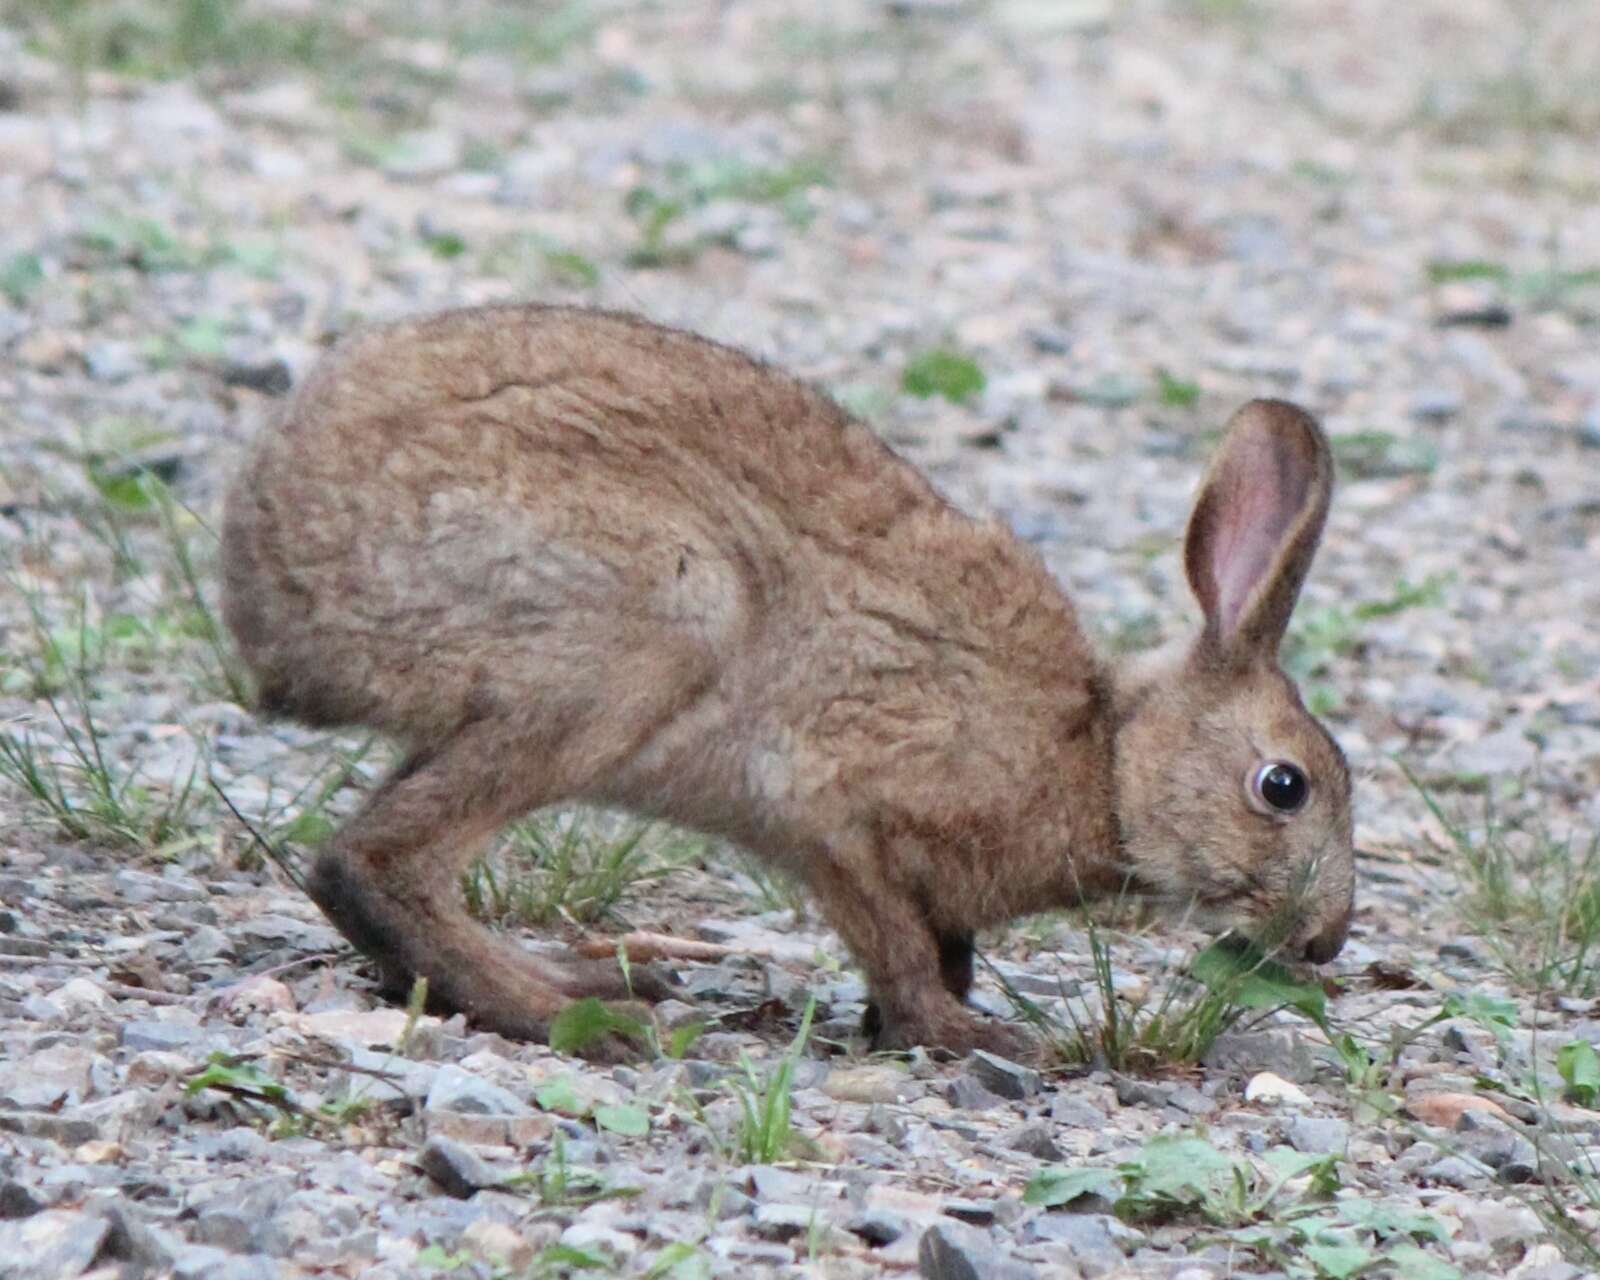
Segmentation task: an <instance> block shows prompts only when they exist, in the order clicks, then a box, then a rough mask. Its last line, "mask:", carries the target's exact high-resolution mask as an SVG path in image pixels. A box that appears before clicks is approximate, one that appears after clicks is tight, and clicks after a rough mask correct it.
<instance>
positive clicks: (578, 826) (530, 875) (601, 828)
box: [463, 812, 689, 925]
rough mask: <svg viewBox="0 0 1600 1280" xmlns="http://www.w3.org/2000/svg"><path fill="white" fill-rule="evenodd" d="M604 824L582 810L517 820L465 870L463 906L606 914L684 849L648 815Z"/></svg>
mask: <svg viewBox="0 0 1600 1280" xmlns="http://www.w3.org/2000/svg"><path fill="white" fill-rule="evenodd" d="M607 826H608V824H606V823H605V822H604V821H603V820H601V819H599V818H598V817H597V816H596V815H593V814H585V813H582V812H573V813H568V814H565V815H561V816H546V817H537V818H532V819H529V820H527V821H523V822H519V823H517V824H516V825H515V826H513V827H512V828H511V829H510V832H509V835H508V843H507V845H506V847H505V848H504V849H503V850H502V851H501V853H500V854H499V856H498V857H496V858H491V859H480V860H479V861H478V862H476V863H475V864H474V865H473V866H472V867H471V868H469V869H468V871H467V873H466V875H465V876H464V877H463V887H464V890H465V893H466V898H467V906H468V909H469V910H470V911H472V913H473V914H474V915H477V916H479V917H481V918H484V919H490V920H510V921H514V922H516V923H519V924H528V925H538V924H544V923H546V922H548V921H549V920H551V919H553V918H555V917H557V916H560V917H562V918H564V919H568V920H572V921H576V922H577V923H580V924H587V923H591V922H593V921H595V920H600V919H603V918H604V917H606V916H609V915H610V914H612V912H613V910H614V909H615V907H616V905H617V903H618V902H620V901H621V900H622V898H623V896H624V895H625V894H626V893H627V892H628V890H629V889H631V888H632V887H633V886H634V885H636V884H639V883H641V882H643V881H648V880H658V879H660V878H661V877H662V876H665V875H668V874H670V872H671V870H672V868H673V866H674V865H675V864H676V863H677V862H679V861H681V860H682V859H683V858H684V857H685V856H687V854H688V851H689V847H688V845H687V844H679V843H677V841H676V839H673V840H669V841H666V842H663V841H662V840H660V839H658V838H657V837H656V834H655V833H656V828H655V827H654V826H652V825H651V824H649V823H637V822H633V823H628V824H626V825H623V826H621V827H620V828H616V829H614V830H608V829H607Z"/></svg>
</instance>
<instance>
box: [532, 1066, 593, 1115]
mask: <svg viewBox="0 0 1600 1280" xmlns="http://www.w3.org/2000/svg"><path fill="white" fill-rule="evenodd" d="M533 1100H534V1101H535V1102H537V1103H538V1104H539V1106H540V1107H541V1108H543V1109H544V1110H546V1111H554V1112H556V1113H557V1114H558V1115H563V1116H576V1117H582V1116H586V1115H588V1114H589V1104H588V1103H587V1102H585V1101H584V1100H583V1099H582V1098H580V1097H579V1096H578V1091H577V1089H576V1088H575V1087H574V1086H573V1083H572V1077H571V1076H557V1077H556V1078H555V1079H553V1080H546V1081H545V1082H544V1083H543V1084H542V1085H540V1086H539V1087H538V1088H537V1089H535V1090H534V1091H533Z"/></svg>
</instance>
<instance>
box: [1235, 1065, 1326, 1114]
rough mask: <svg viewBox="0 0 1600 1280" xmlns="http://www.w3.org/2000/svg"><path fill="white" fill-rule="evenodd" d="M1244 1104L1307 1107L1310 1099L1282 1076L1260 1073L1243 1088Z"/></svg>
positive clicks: (1267, 1072) (1299, 1088) (1304, 1092)
mask: <svg viewBox="0 0 1600 1280" xmlns="http://www.w3.org/2000/svg"><path fill="white" fill-rule="evenodd" d="M1244 1099H1245V1101H1246V1102H1260V1103H1263V1104H1265V1105H1267V1106H1289V1107H1309V1106H1310V1105H1311V1097H1310V1095H1309V1094H1307V1093H1306V1091H1305V1090H1304V1089H1302V1088H1301V1087H1300V1086H1299V1085H1297V1084H1291V1083H1290V1082H1289V1081H1287V1080H1285V1079H1284V1078H1283V1077H1282V1076H1278V1075H1274V1074H1273V1073H1272V1072H1270V1071H1262V1072H1259V1073H1258V1074H1257V1075H1255V1076H1253V1077H1252V1078H1251V1080H1250V1083H1249V1084H1247V1085H1245V1087H1244Z"/></svg>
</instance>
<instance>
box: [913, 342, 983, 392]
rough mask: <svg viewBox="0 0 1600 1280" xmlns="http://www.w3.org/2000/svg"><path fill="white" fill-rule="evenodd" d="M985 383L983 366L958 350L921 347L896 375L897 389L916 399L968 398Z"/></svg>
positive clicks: (979, 390) (981, 388) (980, 389)
mask: <svg viewBox="0 0 1600 1280" xmlns="http://www.w3.org/2000/svg"><path fill="white" fill-rule="evenodd" d="M987 385H988V379H987V378H985V377H984V376H983V370H982V369H980V368H979V367H978V365H977V363H976V362H975V361H974V360H972V359H970V358H969V357H967V356H964V355H962V354H961V353H960V352H958V351H945V350H937V351H925V352H923V353H922V354H921V355H920V356H917V357H916V358H915V359H913V360H912V361H911V362H910V363H908V364H907V365H906V367H905V371H904V372H903V373H902V374H901V375H900V387H901V390H903V391H905V392H906V393H907V394H908V395H913V396H916V397H917V398H918V399H919V400H927V399H929V398H931V397H933V396H943V397H944V398H945V399H946V400H948V401H950V402H951V403H952V404H960V403H962V402H963V401H966V400H970V399H972V397H973V396H975V395H977V394H979V393H980V392H981V391H982V390H983V389H984V387H985V386H987Z"/></svg>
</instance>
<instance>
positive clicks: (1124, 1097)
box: [1113, 1076, 1177, 1107]
mask: <svg viewBox="0 0 1600 1280" xmlns="http://www.w3.org/2000/svg"><path fill="white" fill-rule="evenodd" d="M1113 1084H1114V1085H1115V1087H1116V1090H1117V1101H1118V1102H1120V1103H1121V1104H1122V1105H1123V1106H1125V1107H1164V1106H1166V1105H1167V1104H1168V1103H1170V1102H1171V1101H1172V1094H1173V1091H1174V1090H1175V1089H1176V1088H1177V1086H1176V1085H1175V1084H1173V1083H1172V1082H1171V1081H1169V1080H1139V1079H1137V1078H1135V1077H1133V1076H1117V1077H1116V1078H1115V1080H1114V1081H1113Z"/></svg>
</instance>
